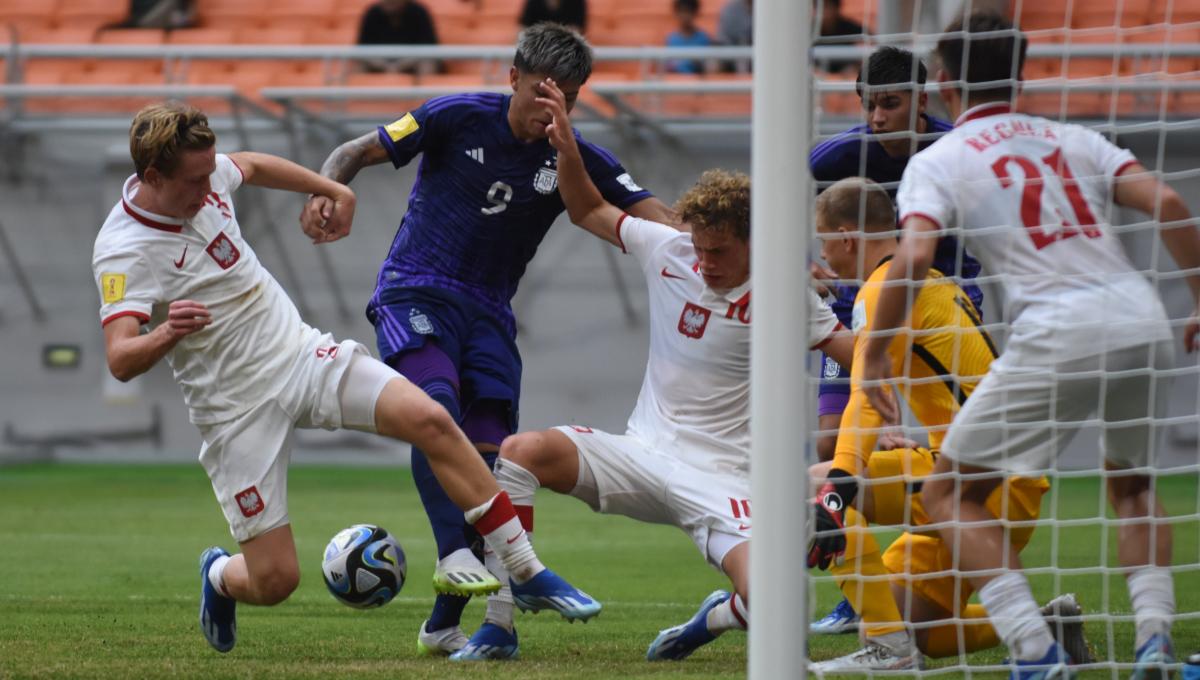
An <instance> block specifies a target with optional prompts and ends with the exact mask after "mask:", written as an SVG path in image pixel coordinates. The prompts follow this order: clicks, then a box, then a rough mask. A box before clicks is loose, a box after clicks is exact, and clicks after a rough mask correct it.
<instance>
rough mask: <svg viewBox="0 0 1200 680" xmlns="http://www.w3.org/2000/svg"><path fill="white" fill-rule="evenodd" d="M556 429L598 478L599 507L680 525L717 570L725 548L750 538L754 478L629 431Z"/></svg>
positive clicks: (635, 517)
mask: <svg viewBox="0 0 1200 680" xmlns="http://www.w3.org/2000/svg"><path fill="white" fill-rule="evenodd" d="M555 429H556V430H558V431H559V432H562V433H563V434H565V435H567V437H568V438H569V439H570V440H571V442H572V443H574V444H575V448H576V449H577V450H578V451H579V458H580V466H581V468H583V467H584V466H586V468H587V470H588V471H590V473H591V476H592V478H593V479H594V480H595V485H596V489H595V491H596V497H598V498H599V504H600V507H598V508H594V509H596V510H598V511H600V512H603V513H605V514H611V515H624V516H625V517H630V518H633V519H636V520H641V521H643V522H653V523H655V524H671V525H674V526H677V527H679V528H680V529H683V530H684V531H685V532H687V534H688V535H689V536H691V537H692V542H693V543H695V544H696V547H697V548H699V549H700V552H701V554H703V555H704V556H705V559H707V560H708V562H709V563H710V564H712V565H713V566H714V567H716V568H717V569H720V568H721V562H722V561H723V560H724V559H725V554H726V553H728V552H729V551H730V550H732V549H733V548H734V547H735V546H737V545H738V544H740V543H742V542H744V541H748V540H750V480H749V479H746V478H743V477H739V476H735V475H719V474H717V473H713V472H708V471H705V470H700V469H699V468H696V467H693V466H691V465H689V464H687V463H684V462H682V461H680V460H679V459H677V458H674V457H672V456H668V455H665V454H662V453H658V452H657V451H655V450H653V449H651V448H649V447H647V446H646V445H645V444H644V443H642V441H641V440H640V439H637V438H636V437H631V436H629V435H618V434H610V433H608V432H602V431H600V430H593V429H591V428H587V427H578V426H563V427H557V428H555ZM580 478H581V479H585V478H586V471H584V470H581V474H580Z"/></svg>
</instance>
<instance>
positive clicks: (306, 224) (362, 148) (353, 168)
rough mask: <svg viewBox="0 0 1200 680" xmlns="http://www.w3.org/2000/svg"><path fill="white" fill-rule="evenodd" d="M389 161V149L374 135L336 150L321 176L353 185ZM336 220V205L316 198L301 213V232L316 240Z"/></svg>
mask: <svg viewBox="0 0 1200 680" xmlns="http://www.w3.org/2000/svg"><path fill="white" fill-rule="evenodd" d="M386 160H388V153H387V149H384V148H383V144H381V143H380V141H379V134H378V133H377V132H374V131H372V132H368V133H367V134H365V135H363V136H362V137H357V138H355V139H352V140H350V141H348V142H346V143H345V144H342V145H341V146H339V147H338V148H336V149H334V150H333V153H331V154H329V158H326V159H325V163H323V164H322V165H321V174H322V175H323V176H325V177H328V178H329V179H332V180H333V181H335V182H340V183H342V184H349V183H350V180H352V179H354V176H355V175H357V174H358V171H359V170H361V169H363V168H365V167H367V166H368V165H378V164H380V163H383V162H384V161H386ZM332 216H333V201H331V200H329V199H328V198H326V197H324V196H313V197H311V198H309V199H308V203H306V204H305V206H304V210H302V211H301V212H300V228H301V230H303V231H304V233H305V234H308V235H309V236H311V237H313V238H314V239H315V238H317V236H318V235H323V234H324V232H325V231H326V223H327V222H328V220H329V218H330V217H332Z"/></svg>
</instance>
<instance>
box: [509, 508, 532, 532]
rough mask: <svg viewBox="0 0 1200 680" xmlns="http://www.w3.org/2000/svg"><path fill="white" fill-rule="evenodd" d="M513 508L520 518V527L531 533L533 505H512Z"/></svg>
mask: <svg viewBox="0 0 1200 680" xmlns="http://www.w3.org/2000/svg"><path fill="white" fill-rule="evenodd" d="M513 508H514V509H515V510H516V511H517V517H519V518H520V519H521V528H522V529H524V530H525V531H527V532H529V533H533V506H532V505H514V506H513Z"/></svg>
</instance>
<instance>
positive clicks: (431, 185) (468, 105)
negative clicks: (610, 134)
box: [368, 93, 651, 349]
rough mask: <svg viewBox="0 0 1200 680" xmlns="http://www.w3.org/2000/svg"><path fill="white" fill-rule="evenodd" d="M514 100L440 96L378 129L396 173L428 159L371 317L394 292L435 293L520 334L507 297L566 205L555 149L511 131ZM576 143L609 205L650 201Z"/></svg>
mask: <svg viewBox="0 0 1200 680" xmlns="http://www.w3.org/2000/svg"><path fill="white" fill-rule="evenodd" d="M510 99H511V97H509V96H507V95H501V94H491V93H479V94H465V95H453V96H448V97H438V98H435V99H431V100H429V101H428V102H426V103H424V104H422V105H421V106H420V107H418V108H417V109H415V110H413V111H412V112H410V113H409V114H406V115H405V116H404V117H402V118H400V119H399V120H397V121H395V122H394V123H391V124H390V125H385V126H380V128H379V140H380V142H381V143H382V144H383V146H384V148H385V149H387V152H388V155H389V157H390V158H391V160H392V163H393V164H394V165H395V166H396V167H401V166H403V165H406V164H407V163H409V162H410V161H411V160H412V159H413V158H414V157H416V156H417V154H422V158H421V164H420V167H419V169H418V171H417V181H416V182H415V183H414V184H413V187H412V192H411V193H410V194H409V197H408V211H407V212H406V213H405V215H404V218H403V220H402V221H401V223H400V228H399V230H398V231H397V232H396V237H395V239H394V240H393V242H392V246H391V249H390V251H389V252H388V256H387V260H386V261H385V262H384V263H383V267H382V269H381V270H380V272H379V277H378V279H377V282H376V288H375V294H374V296H372V299H371V303H370V306H369V307H368V314H373V310H375V309H377V308H378V307H379V306H381V305H387V304H389V297H390V296H389V292H391V291H394V290H397V289H406V288H416V287H423V288H438V289H442V290H444V291H448V292H452V293H455V294H457V295H460V296H464V297H466V298H468V299H470V300H472V301H474V302H476V303H477V304H479V305H481V306H482V307H484V308H485V309H487V310H488V311H490V312H491V313H492V314H493V315H494V316H495V318H496V319H497V321H499V322H500V323H501V325H502V326H503V327H504V328H505V329H507V331H508V332H509V333H510V334H513V335H515V332H516V331H515V329H516V324H515V321H514V319H513V312H512V307H511V305H510V301H511V299H512V296H513V295H514V294H515V293H516V291H517V284H518V282H519V281H520V279H521V275H522V274H524V273H525V267H526V265H527V264H528V263H529V260H530V259H532V258H533V255H534V253H535V252H537V247H538V245H539V244H540V243H541V242H542V238H543V237H545V235H546V232H547V231H548V230H549V229H550V225H551V224H553V223H554V220H555V219H556V218H557V217H558V216H559V214H561V213H562V212H563V210H564V209H565V206H564V205H563V202H562V198H561V197H560V196H559V194H558V172H557V163H558V155H557V152H556V151H555V150H554V148H553V147H552V146H551V145H550V143H549V142H548V141H546V140H544V139H543V140H537V141H534V142H528V143H527V142H522V141H521V140H519V139H517V138H516V137H515V136H514V135H513V133H512V129H511V127H510V126H509V123H508V106H509V101H510ZM576 138H577V139H579V146H580V150H581V151H582V153H583V158H584V162H585V165H586V167H587V170H588V174H589V175H591V178H592V180H593V181H594V182H595V183H596V186H597V187H598V188H599V189H600V193H601V194H603V195H604V198H605V199H606V200H608V201H609V202H610V203H612V204H614V205H616V206H618V207H620V208H626V207H628V206H630V205H633V204H634V203H637V202H638V201H641V200H643V199H645V198H649V197H650V196H651V194H650V192H648V191H646V190H644V189H642V188H641V187H639V186H638V185H637V184H635V183H634V181H633V179H632V178H631V177H630V175H629V173H627V172H626V171H625V169H624V168H623V167H621V164H620V163H619V162H618V161H617V159H616V158H614V157H613V156H612V154H610V153H608V151H606V150H604V149H603V148H601V147H599V146H597V145H595V144H591V143H589V142H587V141H585V140H583V139H581V138H579V135H578V133H576ZM381 349H382V348H381Z"/></svg>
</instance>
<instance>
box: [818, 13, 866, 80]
mask: <svg viewBox="0 0 1200 680" xmlns="http://www.w3.org/2000/svg"><path fill="white" fill-rule="evenodd" d="M818 3H820V5H821V8H820V10H818V9H817V4H818ZM813 12H814V17H813V18H814V21H816V20H820V22H821V32H820V35H819V36H818V37H817V39H816V40H815V41H813V44H815V45H854V44H857V43H860V42H862V40H863V38H864V37H865V36H867V35H869V34H868V33H867V31H866V30H865V29H863V25H862V24H860V23H858V22H857V21H854V20H853V19H849V18H847V17H845V16H842V0H813ZM817 12H819V14H816V13H817ZM860 63H861V61H860V60H859V59H826V60H817V68H819V69H821V70H823V71H826V72H829V73H837V72H839V71H845V70H848V69H852V68H856V67H858V66H859V64H860Z"/></svg>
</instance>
